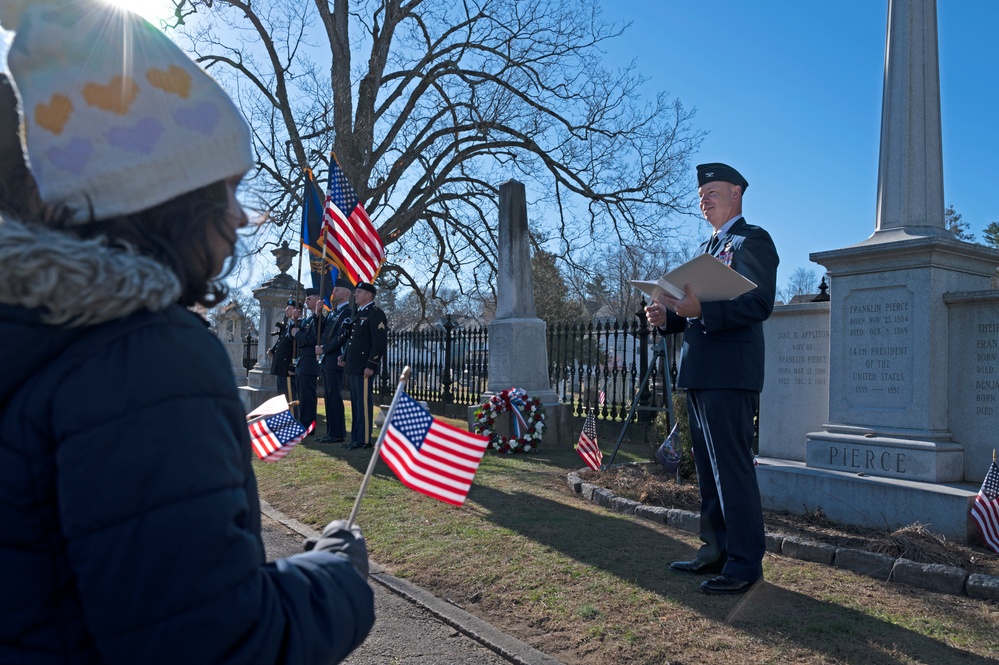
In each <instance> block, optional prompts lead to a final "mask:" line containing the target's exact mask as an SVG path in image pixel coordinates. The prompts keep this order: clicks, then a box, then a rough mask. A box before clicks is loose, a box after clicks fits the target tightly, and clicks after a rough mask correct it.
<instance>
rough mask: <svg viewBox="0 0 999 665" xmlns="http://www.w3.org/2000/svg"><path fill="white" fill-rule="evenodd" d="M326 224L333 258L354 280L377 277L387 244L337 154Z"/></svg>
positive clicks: (355, 282)
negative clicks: (369, 216) (345, 172)
mask: <svg viewBox="0 0 999 665" xmlns="http://www.w3.org/2000/svg"><path fill="white" fill-rule="evenodd" d="M323 226H324V228H325V229H326V234H325V239H326V246H327V248H328V250H329V253H330V255H331V256H332V258H331V260H332V261H333V262H335V263H336V264H337V266H339V267H340V268H342V269H343V272H344V275H346V277H347V278H348V279H349V280H350V281H351V283H353V284H357V283H358V282H369V283H370V282H373V281H375V277H376V276H377V275H378V271H379V270H380V269H381V267H382V263H384V262H385V245H384V244H383V243H382V239H381V237H380V236H379V235H378V231H377V230H376V229H375V226H374V224H372V223H371V220H370V219H369V218H368V213H366V212H365V211H364V206H362V205H361V202H360V201H359V200H358V198H357V194H356V193H355V192H354V189H353V188H352V187H351V186H350V183H349V182H347V176H346V175H344V173H343V170H342V169H341V168H340V164H339V163H338V162H337V161H336V158H335V157H334V158H333V159H331V160H330V179H329V186H328V187H327V190H326V209H325V211H324V212H323Z"/></svg>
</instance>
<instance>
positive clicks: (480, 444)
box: [381, 392, 489, 506]
mask: <svg viewBox="0 0 999 665" xmlns="http://www.w3.org/2000/svg"><path fill="white" fill-rule="evenodd" d="M385 422H386V428H385V429H386V434H385V442H384V444H383V445H382V448H381V456H382V459H383V460H384V461H385V463H386V464H388V466H389V468H390V469H392V471H393V472H395V475H396V476H397V477H398V478H399V480H400V481H401V482H402V484H403V485H405V486H406V487H408V488H410V489H412V490H415V491H417V492H420V493H421V494H426V495H427V496H429V497H431V498H434V499H437V500H438V501H443V502H444V503H450V504H451V505H453V506H460V505H462V504H463V503H464V502H465V497H467V496H468V490H469V489H471V487H472V479H473V478H475V472H476V470H478V468H479V463H480V462H481V461H482V456H483V455H484V454H485V452H486V449H487V448H488V447H489V437H486V436H480V435H478V434H473V433H471V432H468V431H466V430H463V429H459V428H457V427H453V426H452V425H448V424H447V423H444V422H440V421H438V420H436V419H434V417H433V416H431V415H430V413H429V412H428V411H427V410H426V409H424V408H423V407H422V406H420V404H419V403H418V402H417V401H416V400H414V399H413V398H412V397H410V396H409V395H407V394H406V393H405V392H403V393H402V394H401V395H399V397H398V399H397V400H396V403H395V408H394V411H393V413H392V415H391V417H389V418H387V419H386V421H385Z"/></svg>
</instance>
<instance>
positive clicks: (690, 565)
mask: <svg viewBox="0 0 999 665" xmlns="http://www.w3.org/2000/svg"><path fill="white" fill-rule="evenodd" d="M669 567H670V570H675V571H676V572H678V573H694V574H695V575H711V574H713V573H720V572H721V571H722V568H724V567H725V564H724V563H721V562H719V561H716V562H715V563H704V562H703V561H701V560H700V559H694V560H693V561H674V562H673V563H671V564H670V565H669Z"/></svg>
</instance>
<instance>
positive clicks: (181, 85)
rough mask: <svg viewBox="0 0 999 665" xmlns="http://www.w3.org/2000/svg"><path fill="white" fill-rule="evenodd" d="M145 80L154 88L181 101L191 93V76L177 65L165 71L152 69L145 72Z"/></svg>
mask: <svg viewBox="0 0 999 665" xmlns="http://www.w3.org/2000/svg"><path fill="white" fill-rule="evenodd" d="M146 80H147V81H149V83H150V85H152V86H153V87H154V88H159V89H160V90H162V91H163V92H168V93H170V94H172V95H177V96H178V97H181V98H183V99H187V96H188V94H190V92H191V75H190V74H188V73H187V72H185V71H184V70H183V69H181V68H180V67H178V66H177V65H170V66H169V67H167V69H166V71H163V70H162V69H156V68H155V67H152V68H150V69H149V71H147V72H146Z"/></svg>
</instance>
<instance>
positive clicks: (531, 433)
mask: <svg viewBox="0 0 999 665" xmlns="http://www.w3.org/2000/svg"><path fill="white" fill-rule="evenodd" d="M507 411H509V412H510V413H511V414H512V416H513V417H512V418H511V422H512V423H513V433H514V436H509V437H507V436H503V435H501V434H500V433H499V432H497V431H496V418H497V417H498V416H499V415H500V414H501V413H505V412H507ZM544 428H545V412H544V409H542V408H541V400H540V399H538V398H537V397H530V396H528V394H527V392H526V391H525V390H523V389H521V388H507V389H506V390H504V391H502V392H500V393H498V394H496V395H493V396H492V397H490V398H489V399H488V400H486V402H485V403H484V404H481V405H480V406H479V408H478V409H476V410H475V426H474V427H473V430H474V431H475V433H476V434H481V435H482V436H488V437H489V448H490V449H492V450H495V451H497V452H501V453H507V454H510V455H513V454H516V453H530V452H534V451H535V450H537V449H538V446H539V445H541V433H542V431H543V430H544Z"/></svg>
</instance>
